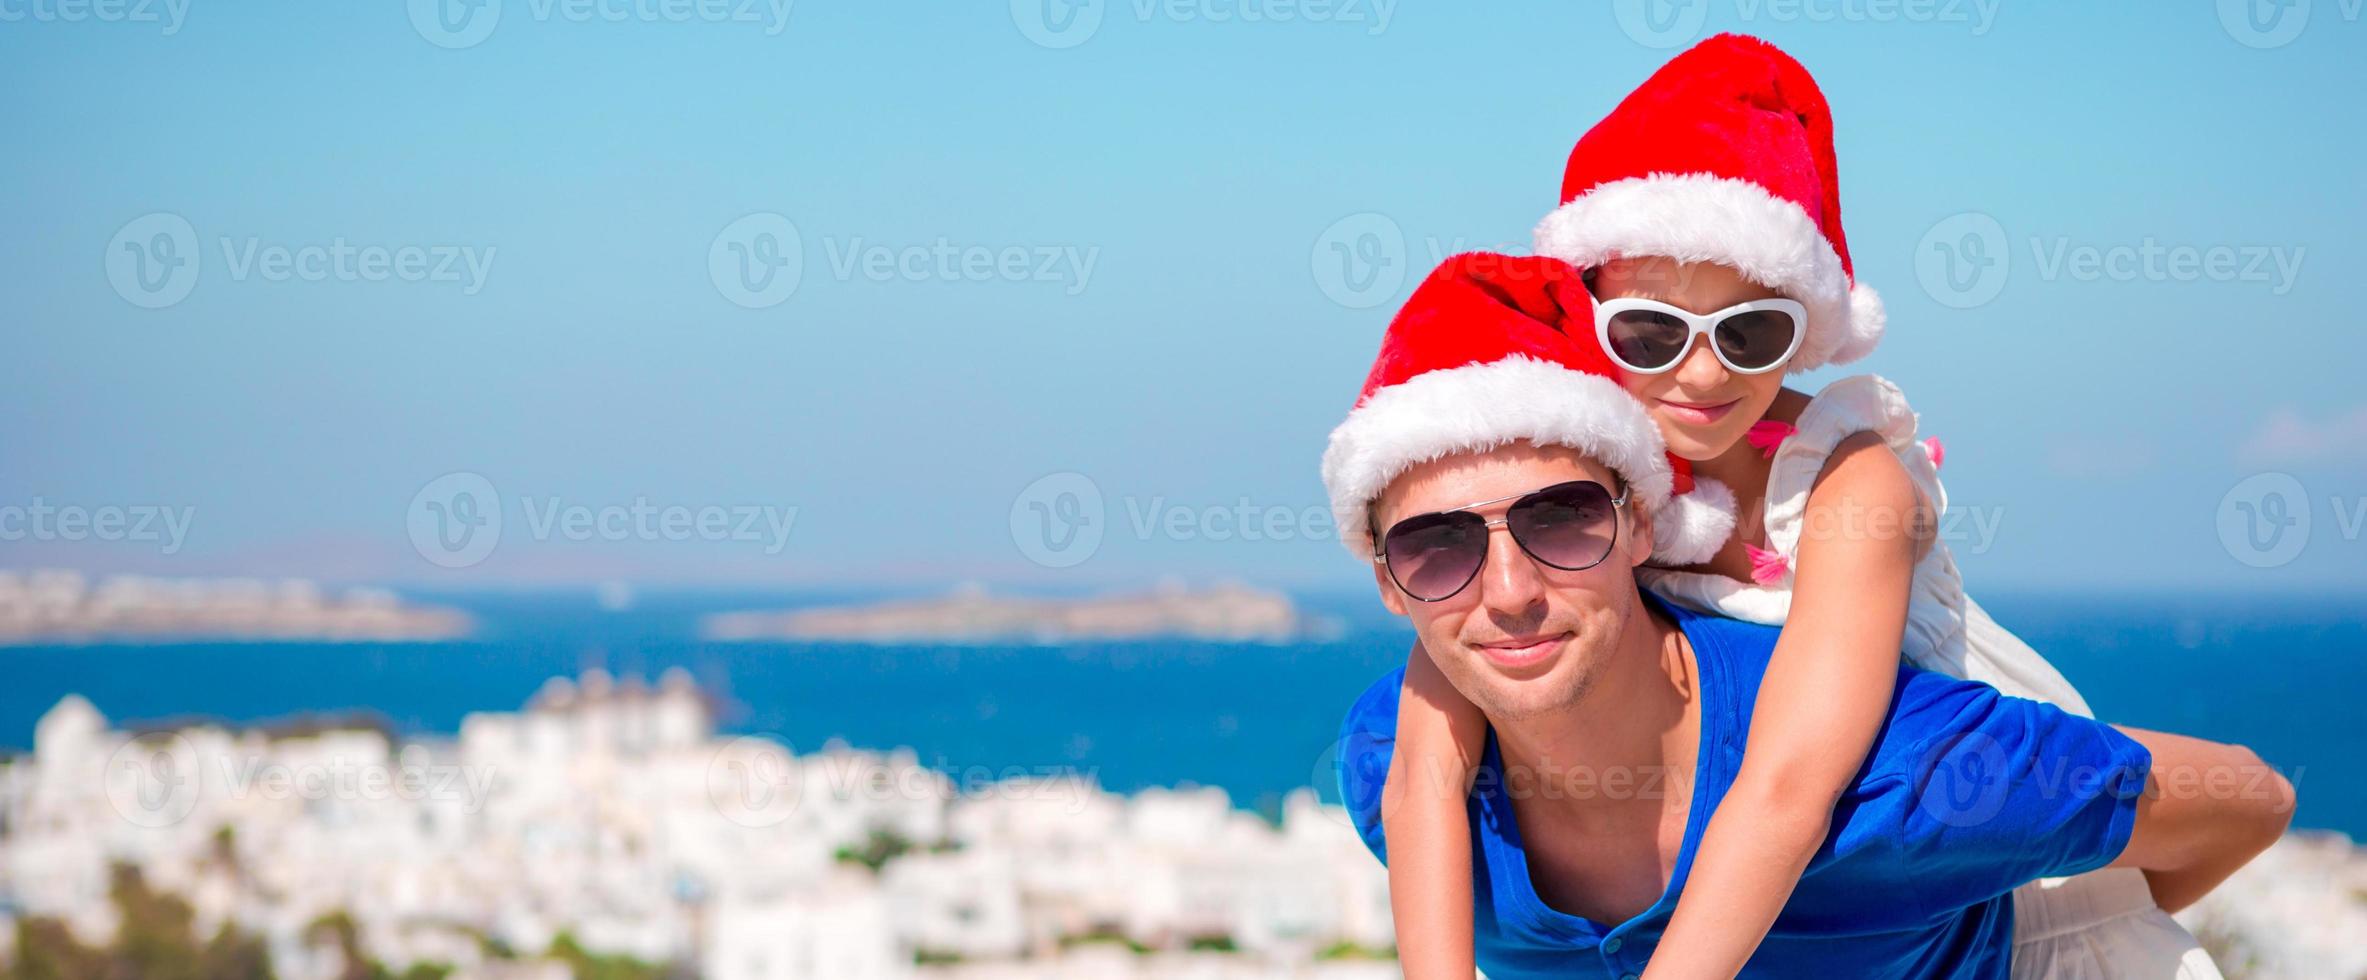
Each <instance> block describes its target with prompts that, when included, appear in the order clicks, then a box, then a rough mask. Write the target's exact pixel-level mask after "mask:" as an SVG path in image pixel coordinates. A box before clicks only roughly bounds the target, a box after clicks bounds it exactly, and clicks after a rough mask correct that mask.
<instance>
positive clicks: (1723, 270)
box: [1593, 256, 1784, 460]
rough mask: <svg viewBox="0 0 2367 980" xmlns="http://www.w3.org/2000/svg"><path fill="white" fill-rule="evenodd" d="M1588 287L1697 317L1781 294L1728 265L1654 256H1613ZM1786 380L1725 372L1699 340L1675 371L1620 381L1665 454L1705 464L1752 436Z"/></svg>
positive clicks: (1600, 295)
mask: <svg viewBox="0 0 2367 980" xmlns="http://www.w3.org/2000/svg"><path fill="white" fill-rule="evenodd" d="M1593 289H1594V296H1595V298H1596V299H1598V300H1607V299H1618V298H1620V297H1624V296H1639V297H1643V298H1645V299H1654V300H1659V301H1660V302H1663V303H1667V304H1670V305H1672V306H1679V307H1683V308H1685V309H1687V310H1691V311H1693V312H1695V313H1702V314H1707V313H1715V312H1717V311H1719V310H1722V309H1725V308H1727V307H1729V306H1733V305H1734V304H1736V303H1747V302H1750V301H1751V300H1755V299H1774V298H1778V297H1781V296H1782V295H1783V294H1782V293H1778V292H1776V291H1775V290H1772V289H1769V288H1767V287H1765V286H1762V285H1759V284H1758V283H1755V282H1752V281H1750V280H1748V279H1745V278H1743V277H1742V274H1741V273H1739V272H1736V271H1734V269H1732V268H1731V267H1728V266H1723V265H1718V264H1715V263H1710V262H1678V261H1676V260H1674V259H1667V258H1660V257H1656V256H1647V257H1641V258H1633V259H1625V258H1622V259H1612V260H1611V261H1609V262H1606V263H1604V264H1602V265H1601V266H1598V267H1596V269H1595V272H1594V280H1593ZM1783 375H1784V373H1783V372H1782V371H1780V370H1778V371H1769V372H1767V373H1765V374H1736V373H1734V372H1732V371H1729V370H1726V365H1724V364H1722V363H1720V362H1719V361H1718V357H1717V355H1716V354H1714V353H1712V352H1711V351H1710V349H1709V341H1708V339H1707V338H1696V343H1694V345H1693V346H1692V347H1690V348H1688V349H1687V350H1686V351H1685V354H1684V359H1683V360H1681V361H1679V362H1678V363H1677V366H1676V367H1674V368H1671V369H1669V370H1667V371H1663V372H1661V373H1659V374H1634V373H1631V372H1628V371H1624V370H1622V371H1620V372H1619V383H1620V385H1621V386H1622V387H1625V388H1626V389H1627V391H1628V393H1629V394H1631V395H1634V396H1636V399H1637V400H1639V401H1641V402H1643V403H1644V408H1645V410H1646V411H1649V412H1650V413H1652V421H1653V422H1655V423H1657V424H1658V425H1659V426H1660V435H1661V437H1662V438H1663V439H1666V440H1667V441H1668V449H1669V451H1670V452H1673V453H1675V454H1677V455H1679V456H1682V457H1684V458H1686V459H1692V460H1704V459H1714V458H1716V457H1718V456H1719V455H1721V454H1723V453H1725V452H1726V451H1727V450H1728V449H1731V448H1733V447H1734V445H1735V444H1736V443H1739V442H1741V441H1742V437H1743V435H1744V433H1747V432H1749V431H1750V428H1751V423H1754V422H1757V421H1759V420H1760V419H1762V418H1765V417H1766V415H1767V407H1768V406H1769V405H1771V404H1774V402H1775V396H1776V394H1777V393H1778V392H1781V391H1782V390H1783Z"/></svg>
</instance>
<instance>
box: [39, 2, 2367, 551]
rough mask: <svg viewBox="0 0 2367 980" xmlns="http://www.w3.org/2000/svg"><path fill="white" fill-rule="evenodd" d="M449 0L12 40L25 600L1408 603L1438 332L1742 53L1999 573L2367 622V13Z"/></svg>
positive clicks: (1907, 5)
mask: <svg viewBox="0 0 2367 980" xmlns="http://www.w3.org/2000/svg"><path fill="white" fill-rule="evenodd" d="M438 2H439V0H421V2H420V3H417V4H412V5H410V6H411V8H413V9H408V10H407V9H405V5H403V4H295V3H262V2H242V3H228V2H208V0H176V2H175V3H167V2H165V0H154V2H153V3H149V2H147V0H141V2H140V3H134V4H132V5H131V6H130V7H128V8H124V9H121V10H119V11H115V12H114V13H109V14H106V15H100V14H98V13H94V12H93V11H92V9H91V8H89V7H87V6H77V5H75V4H73V3H63V4H61V3H60V2H58V0H40V2H38V3H36V2H33V0H4V2H0V80H4V81H5V83H6V85H7V88H8V92H9V95H8V96H7V97H6V98H5V99H0V125H5V127H6V129H7V131H8V132H9V133H11V134H12V138H11V140H10V151H11V152H9V153H8V154H6V155H5V156H4V157H0V214H4V215H5V221H0V289H4V291H5V295H6V296H7V299H6V300H5V301H0V302H4V304H5V305H4V306H0V309H5V310H6V314H5V316H4V317H0V459H4V460H5V465H0V567H26V566H34V565H64V566H70V567H77V568H84V569H89V570H92V571H100V572H105V571H126V570H131V571H147V572H158V573H164V574H189V575H213V574H262V575H278V574H301V575H313V576H318V577H323V578H328V579H334V580H355V581H365V580H366V581H381V582H394V583H427V584H434V585H438V586H470V585H479V584H482V585H497V584H510V583H538V582H581V581H595V580H603V579H624V580H630V581H637V582H648V583H779V584H788V585H809V584H843V583H878V584H896V585H920V586H927V585H931V584H936V583H951V582H954V581H959V580H965V579H977V580H983V581H988V582H997V583H1008V584H1011V585H1013V586H1024V587H1052V588H1101V587H1113V586H1126V585H1135V584H1141V583H1145V582H1149V581H1152V580H1155V579H1158V578H1161V577H1165V576H1180V577H1182V578H1185V579H1189V580H1195V581H1201V580H1208V579H1212V578H1219V577H1231V578H1239V579H1245V580H1249V581H1252V582H1262V583H1270V584H1274V585H1280V586H1287V587H1296V588H1310V587H1326V586H1339V585H1344V586H1353V585H1355V584H1356V583H1357V582H1358V581H1359V576H1360V575H1362V574H1363V572H1362V570H1361V568H1360V567H1359V566H1358V565H1356V564H1355V563H1354V562H1351V561H1349V560H1348V559H1347V558H1346V557H1345V555H1344V554H1343V553H1342V552H1340V551H1339V549H1338V547H1337V546H1336V545H1335V544H1333V543H1332V542H1331V540H1330V539H1329V537H1328V536H1327V534H1326V533H1325V528H1323V527H1322V526H1320V518H1321V515H1320V510H1321V508H1322V501H1323V498H1322V491H1321V486H1320V482H1319V480H1318V478H1317V473H1316V458H1317V455H1318V454H1319V452H1320V450H1321V447H1322V444H1323V439H1324V436H1325V434H1326V433H1327V432H1328V431H1329V429H1330V427H1331V426H1332V425H1334V424H1336V423H1337V422H1338V420H1339V418H1340V417H1341V416H1342V415H1343V414H1344V413H1345V412H1346V410H1347V408H1348V405H1349V403H1350V401H1351V400H1352V398H1353V396H1354V393H1355V389H1356V387H1357V385H1358V383H1359V381H1360V379H1361V378H1362V375H1363V372H1364V371H1365V369H1366V367H1367V366H1368V363H1369V358H1370V357H1371V354H1372V351H1373V347H1374V345H1375V343H1376V341H1377V338H1378V335H1379V332H1380V330H1381V328H1382V326H1383V324H1384V323H1385V322H1386V320H1387V317H1388V314H1389V311H1390V310H1391V309H1392V308H1393V307H1394V305H1395V303H1396V301H1397V300H1399V299H1401V298H1402V296H1403V295H1404V292H1405V291H1406V289H1407V288H1410V286H1411V284H1412V282H1413V281H1414V280H1415V279H1417V278H1418V277H1419V274H1420V273H1421V272H1422V271H1423V270H1424V269H1426V268H1427V266H1428V265H1429V264H1430V263H1432V262H1433V261H1434V260H1435V259H1436V258H1438V257H1440V256H1443V255H1444V254H1447V253H1448V252H1451V251H1454V250H1457V249H1460V248H1470V247H1491V246H1492V247H1507V248H1514V249H1521V250H1525V249H1526V247H1527V242H1528V229H1529V228H1530V226H1531V225H1532V224H1533V223H1534V222H1535V220H1536V219H1537V218H1538V217H1540V216H1541V215H1543V214H1544V213H1545V212H1546V211H1547V210H1549V209H1550V208H1551V207H1552V205H1553V204H1554V203H1555V194H1556V191H1557V189H1558V181H1559V172H1560V167H1561V162H1562V158H1563V155H1564V154H1565V153H1566V152H1567V150H1568V147H1569V144H1570V142H1571V141H1572V140H1573V139H1574V138H1575V137H1576V136H1577V135H1578V134H1579V133H1580V132H1581V131H1583V130H1584V129H1585V127H1586V126H1588V125H1589V124H1591V123H1592V122H1593V121H1594V120H1595V119H1596V118H1598V117H1599V116H1600V115H1601V114H1602V113H1603V112H1604V111H1606V110H1607V109H1609V108H1610V106H1611V105H1612V104H1613V103H1615V102H1616V101H1617V99H1618V98H1619V97H1620V96H1621V95H1623V94H1624V93H1625V92H1626V91H1627V90H1628V89H1629V88H1630V87H1632V86H1633V85H1634V84H1635V83H1636V82H1638V81H1640V80H1641V79H1642V78H1643V77H1644V76H1645V75H1647V74H1648V73H1649V72H1650V71H1651V70H1652V69H1653V68H1654V67H1655V66H1657V65H1658V64H1659V63H1660V62H1661V61H1663V60H1664V59H1665V58H1666V57H1668V56H1669V55H1670V54H1671V53H1673V50H1672V49H1669V48H1663V47H1655V46H1653V45H1654V44H1658V43H1662V42H1670V41H1681V40H1683V39H1685V38H1689V37H1692V36H1697V35H1699V34H1702V33H1706V32H1708V31H1714V30H1719V29H1737V30H1744V31H1748V32H1751V33H1756V34H1760V35H1762V36H1766V37H1768V38H1770V39H1772V40H1775V41H1776V42H1778V43H1779V44H1782V45H1784V46H1785V47H1787V48H1788V49H1789V50H1791V51H1793V52H1794V53H1795V54H1796V55H1798V56H1799V57H1800V58H1801V59H1802V60H1804V61H1805V62H1806V63H1807V64H1808V65H1809V67H1810V68H1811V69H1812V70H1813V71H1815V72H1816V73H1817V75H1818V76H1819V78H1820V79H1821V81H1822V83H1823V85H1824V87H1825V89H1826V92H1827V94H1828V96H1829V97H1830V99H1831V101H1832V103H1833V106H1834V109H1835V113H1836V116H1837V121H1838V128H1839V137H1840V156H1841V163H1842V171H1843V172H1842V182H1843V200H1844V204H1845V214H1846V220H1847V223H1848V230H1849V235H1850V239H1851V243H1852V246H1853V251H1854V253H1855V258H1856V262H1857V266H1858V270H1859V273H1860V276H1861V278H1862V279H1863V280H1864V281H1865V282H1867V283H1870V284H1872V285H1874V286H1875V287H1876V288H1878V289H1880V290H1882V291H1883V293H1884V294H1885V296H1886V297H1887V298H1888V300H1889V307H1890V311H1891V327H1890V334H1889V337H1888V338H1887V340H1886V341H1885V343H1884V345H1883V347H1882V348H1881V349H1880V350H1879V351H1877V352H1876V354H1875V355H1874V356H1873V357H1872V358H1870V359H1869V360H1867V361H1865V362H1861V363H1860V364H1858V365H1854V366H1851V367H1849V368H1844V369H1839V370H1831V369H1828V370H1827V371H1824V372H1821V373H1819V374H1817V375H1813V376H1810V377H1807V378H1804V379H1801V383H1802V384H1804V385H1808V386H1810V387H1811V389H1813V386H1815V385H1818V384H1821V383H1822V382H1824V381H1828V380H1831V379H1832V378H1835V377H1839V376H1841V374H1842V373H1844V372H1848V373H1854V372H1855V371H1858V370H1871V371H1876V372H1879V373H1881V374H1884V375H1886V376H1888V377H1890V378H1892V379H1893V380H1896V381H1898V382H1899V383H1900V384H1901V385H1902V386H1904V387H1905V389H1906V390H1907V392H1908V394H1909V395H1910V397H1911V398H1912V400H1913V402H1914V404H1915V405H1916V407H1917V408H1918V409H1919V410H1920V411H1921V412H1922V413H1923V416H1924V420H1925V424H1926V428H1927V430H1928V431H1930V432H1933V433H1936V434H1938V435H1939V436H1940V437H1941V438H1942V439H1944V440H1945V441H1946V443H1947V445H1948V448H1949V460H1948V465H1947V469H1946V471H1945V475H1946V477H1947V480H1948V483H1949V487H1950V491H1951V494H1952V498H1953V501H1954V502H1955V503H1956V504H1957V505H1959V506H1960V507H1961V508H1963V511H1962V514H1961V515H1960V516H1959V517H1958V518H1956V524H1955V525H1954V527H1955V528H1956V532H1957V534H1958V537H1957V538H1955V539H1954V541H1953V544H1954V546H1955V547H1956V548H1957V551H1958V554H1959V556H1960V561H1961V563H1962V564H1963V565H1964V566H1965V569H1966V571H1967V574H1968V577H1969V579H1970V581H1971V583H1972V584H1973V587H1974V588H1975V590H1976V591H1979V590H1983V589H1999V590H2005V589H2033V588H2061V587H2076V588H2095V589H2125V588H2159V587H2192V588H2209V589H2234V590H2247V591H2249V590H2273V589H2291V588H2303V587H2308V588H2335V589H2344V590H2356V589H2358V588H2360V587H2362V586H2367V534H2362V528H2361V526H2360V525H2361V523H2362V519H2363V518H2367V503H2363V501H2367V385H2363V384H2362V383H2361V382H2360V365H2361V364H2362V363H2363V361H2367V335H2363V334H2362V332H2361V331H2359V330H2356V329H2354V328H2353V325H2352V324H2351V322H2350V321H2351V320H2352V319H2353V318H2354V316H2355V314H2354V313H2353V312H2352V311H2353V308H2354V307H2355V305H2356V304H2355V301H2354V300H2353V298H2352V297H2351V296H2350V295H2348V294H2349V287H2346V286H2345V285H2344V284H2345V283H2350V282H2355V281H2356V279H2357V277H2356V276H2355V275H2353V274H2352V271H2351V270H2353V269H2356V268H2358V267H2359V266H2360V265H2361V262H2362V259H2367V255H2363V254H2362V237H2361V235H2360V234H2359V233H2358V231H2357V229H2358V227H2359V226H2360V224H2361V222H2362V220H2363V219H2367V190H2363V189H2362V187H2361V185H2360V183H2359V181H2358V180H2357V161H2358V160H2359V159H2360V158H2361V156H2362V151H2363V150H2367V146H2363V145H2362V140H2363V139H2367V136H2363V135H2362V129H2361V126H2360V125H2359V121H2360V120H2359V116H2358V110H2357V109H2356V108H2355V107H2354V106H2352V105H2351V102H2352V100H2354V99H2355V97H2356V95H2357V93H2358V92H2359V91H2361V90H2362V87H2363V86H2362V84H2361V83H2362V82H2363V81H2367V58H2362V57H2360V55H2361V53H2362V52H2367V23H2361V21H2360V18H2359V17H2358V11H2357V9H2356V4H2355V2H2345V0H2315V2H2314V4H2313V3H2312V2H2311V0H2301V2H2300V5H2299V6H2294V5H2291V4H2288V5H2287V6H2285V7H2282V8H2279V7H2273V6H2262V7H2260V8H2259V9H2258V11H2257V12H2255V11H2250V10H2247V9H2246V8H2245V7H2244V6H2243V4H2242V3H2233V4H2226V5H2221V6H2222V7H2224V8H2225V13H2226V14H2227V15H2228V16H2227V17H2226V18H2222V16H2221V14H2222V11H2221V10H2217V9H2213V7H2212V6H2211V5H2208V4H2205V5H2189V9H2183V10H2171V9H2168V8H2160V9H2156V8H2152V7H2147V8H2145V9H2143V10H2139V9H2137V8H2136V7H2133V6H2131V5H2127V4H2056V5H2035V4H2003V5H2000V4H1997V3H1995V2H1993V0H1986V2H1981V3H1975V2H1973V0H1964V2H1961V3H1957V2H1953V0H1935V2H1932V3H1913V2H1901V3H1896V4H1889V3H1882V2H1874V0H1850V2H1848V3H1843V2H1841V0H1819V2H1810V3H1798V2H1791V3H1787V2H1778V0H1709V2H1706V3H1701V4H1690V5H1689V4H1675V5H1671V4H1667V3H1665V2H1663V0H1649V2H1650V3H1651V4H1652V5H1653V6H1651V7H1649V8H1647V7H1645V6H1644V5H1640V4H1633V3H1627V2H1624V0H1623V2H1621V3H1614V4H1608V5H1595V4H1544V3H1538V4H1527V3H1512V4H1419V5H1417V4H1413V3H1404V4H1397V3H1386V4H1383V3H1378V2H1374V0H1360V2H1357V3H1349V4H1341V5H1332V6H1324V5H1316V4H1283V3H1281V2H1280V0H1246V2H1245V0H1221V2H1220V0H1207V2H1198V0H1193V2H1186V0H1175V2H1167V3H1158V4H1149V3H1138V2H1137V0H1122V2H1121V0H1109V2H1104V3H1097V4H1081V5H1062V4H1061V3H1059V2H1058V0H1055V2H1054V4H1053V5H1052V6H1051V7H1050V8H1045V7H1040V6H1034V5H1032V4H1033V0H1021V2H1019V3H1015V4H1003V3H974V4H882V3H859V2H853V0H797V2H796V3H795V4H794V6H793V7H789V8H786V18H785V19H782V17H781V16H780V14H781V12H782V10H783V8H781V7H778V6H775V5H773V4H771V3H768V2H762V0H760V2H755V3H741V2H740V0H731V2H728V3H724V2H714V0H708V2H668V0H604V2H601V3H569V2H566V0H485V4H484V5H482V6H480V7H478V8H477V9H475V10H474V11H473V13H472V12H470V10H469V9H468V8H464V7H460V6H453V7H450V8H447V10H446V11H439V10H438V9H437V7H436V4H437V3H438ZM143 4H144V5H143ZM109 9H110V10H112V9H113V8H109ZM115 13H120V14H121V16H115ZM414 13H417V14H418V15H419V16H418V17H417V18H414V17H413V14H414ZM2255 13H2256V14H2257V16H2256V17H2253V15H2254V14H2255ZM1694 14H1699V15H1701V17H1702V19H1701V20H1700V21H1698V22H1696V21H1692V20H1690V19H1688V18H1689V17H1691V16H1692V15H1694ZM743 15H744V16H743ZM471 17H473V18H476V19H473V20H472V19H470V18H471ZM2248 17H2251V18H2252V19H2247V18H2248ZM2278 17H2282V18H2284V19H2282V20H2279V19H2277V18H2278ZM439 18H441V19H439ZM1696 23H1698V26H1695V25H1696ZM450 25H460V26H458V27H455V28H451V29H450V30H447V27H450ZM751 216H756V217H754V218H753V219H752V218H751ZM159 236H161V237H159ZM1967 236H1971V237H1970V238H1968V237H1967ZM1976 240H1977V241H1976ZM1967 242H1975V244H1974V245H1973V246H1968V245H1967V244H1966V243H1967ZM160 243H162V244H161V248H162V249H165V250H160ZM1968 247H1978V248H1980V249H1981V251H1979V252H1977V253H1975V252H1970V251H1966V249H1967V248H1968ZM184 249H185V250H184ZM1943 249H1954V250H1955V251H1954V252H1953V253H1952V254H1953V255H1954V256H1955V257H1956V260H1957V261H1960V262H1962V261H1964V260H1966V259H1968V258H1970V257H1975V256H1977V257H1980V258H1985V259H1989V260H1990V261H1991V264H1990V265H1987V266H1976V265H1969V264H1965V265H1958V266H1955V267H1953V270H1951V269H1950V268H1949V267H1947V266H1946V265H1945V264H1944V263H1945V261H1946V260H1947V259H1948V256H1949V255H1950V254H1951V253H1948V252H1945V251H1942V250H1943ZM1999 253H2002V255H2000V254H1999ZM176 259H177V260H181V261H182V262H183V264H180V265H172V264H169V262H168V260H176ZM1919 260H1920V263H1921V264H1920V265H1919ZM1350 262H1353V263H1357V264H1354V265H1349V264H1344V263H1350ZM791 269H794V270H795V274H794V275H793V276H789V278H783V276H787V275H788V271H787V270H791ZM1983 269H1987V270H1989V271H1987V272H1983V271H1981V270H1983ZM768 270H769V271H770V273H771V274H772V278H769V279H767V278H766V277H765V273H766V272H767V271H768ZM1950 271H1953V272H1954V274H1955V275H1956V276H1957V278H1955V279H1954V280H1952V281H1951V280H1950V279H1949V278H1948V276H1949V273H1950ZM176 276H177V277H179V278H175V277H176ZM1968 277H1969V278H1968ZM159 284H161V285H159ZM759 284H761V285H759ZM150 307H154V308H150ZM455 474H457V475H456V476H455ZM2269 474H2283V476H2282V477H2279V476H2274V475H2269ZM2246 481H2249V482H2246ZM454 488H458V491H457V492H461V493H463V494H464V495H470V499H469V500H468V501H465V502H463V501H461V500H460V498H458V497H454V496H451V494H452V493H454V492H456V491H455V489H454ZM478 494H482V495H483V496H474V495H478ZM478 503H483V504H485V506H484V507H482V508H476V507H475V505H476V504H478ZM464 504H465V505H466V506H463V505H464ZM470 508H475V509H470ZM668 508H675V509H676V511H675V512H674V513H673V515H672V516H669V513H668ZM69 509H71V510H75V511H78V512H80V513H81V514H83V515H84V516H83V517H82V518H80V519H69V518H67V517H65V516H64V515H65V513H66V511H67V510H69ZM487 510H491V511H496V512H498V513H499V515H500V524H499V527H498V529H494V528H492V527H491V525H489V524H486V523H484V520H485V518H486V517H487V516H488V515H487V513H486V511H487ZM1311 512H1313V513H1312V516H1313V518H1314V520H1310V519H1309V518H1310V513H1311ZM107 514H112V515H114V516H113V517H112V518H105V517H104V515H107ZM2304 515H2306V519H2307V521H2308V524H2307V526H2306V527H2304V526H2303V525H2302V523H2301V522H2302V521H2303V520H2304ZM472 517H473V518H475V519H476V520H477V522H478V523H475V524H468V523H466V519H468V518H472ZM102 519H105V520H107V521H108V523H107V527H109V528H112V530H104V531H102V529H101V528H100V527H99V526H98V525H99V522H100V521H101V520H102ZM1047 521H1050V522H1051V523H1046V522H1047ZM454 522H460V523H454ZM1244 522H1246V523H1247V524H1249V525H1251V527H1252V531H1254V532H1255V537H1256V540H1247V539H1245V535H1244V533H1243V532H1242V531H1241V526H1242V525H1243V523H1244ZM143 526H144V527H146V528H147V533H145V534H142V533H139V531H138V529H139V528H140V527H143ZM175 526H178V527H179V528H180V529H179V530H178V531H172V530H170V529H171V528H173V527H175ZM470 528H474V530H475V531H476V532H477V533H481V534H483V535H485V537H480V538H474V539H469V538H465V536H464V535H462V533H461V532H464V531H467V530H468V529H470ZM1047 531H1049V532H1050V533H1047ZM438 535H441V537H439V536H438ZM496 535H497V536H496ZM464 540H466V541H470V542H473V544H458V543H457V542H461V541H464ZM439 542H440V543H439ZM447 566H450V567H447Z"/></svg>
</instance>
